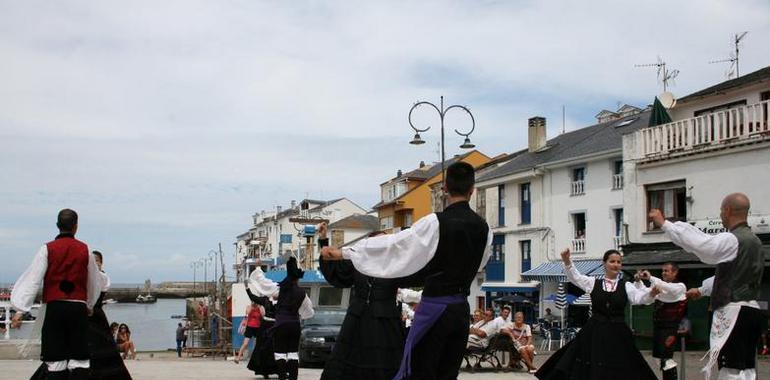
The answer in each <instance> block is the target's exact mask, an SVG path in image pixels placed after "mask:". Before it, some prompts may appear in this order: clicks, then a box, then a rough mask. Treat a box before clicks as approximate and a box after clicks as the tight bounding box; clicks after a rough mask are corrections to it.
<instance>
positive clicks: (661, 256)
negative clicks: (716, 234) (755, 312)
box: [623, 234, 770, 270]
mask: <svg viewBox="0 0 770 380" xmlns="http://www.w3.org/2000/svg"><path fill="white" fill-rule="evenodd" d="M757 236H758V237H759V238H760V240H761V241H762V253H763V254H764V256H765V267H770V234H758V235H757ZM623 253H625V255H624V256H623V270H633V269H640V268H641V269H648V268H657V267H659V266H660V265H662V264H664V263H667V262H673V263H677V265H679V268H683V269H690V268H713V266H712V265H708V264H705V263H703V262H702V261H700V259H698V257H697V256H695V255H694V254H692V253H689V252H686V251H684V250H683V249H681V248H679V247H678V246H676V245H674V244H673V243H669V242H665V243H631V244H628V245H625V246H623Z"/></svg>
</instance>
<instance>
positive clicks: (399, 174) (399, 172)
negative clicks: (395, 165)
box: [396, 169, 404, 178]
mask: <svg viewBox="0 0 770 380" xmlns="http://www.w3.org/2000/svg"><path fill="white" fill-rule="evenodd" d="M402 174H404V173H402V172H401V169H398V171H397V172H396V178H399V177H401V175H402Z"/></svg>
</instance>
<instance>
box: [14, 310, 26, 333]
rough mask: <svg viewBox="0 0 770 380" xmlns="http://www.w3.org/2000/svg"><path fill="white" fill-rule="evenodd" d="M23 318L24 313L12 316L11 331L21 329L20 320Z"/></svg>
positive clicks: (18, 312)
mask: <svg viewBox="0 0 770 380" xmlns="http://www.w3.org/2000/svg"><path fill="white" fill-rule="evenodd" d="M23 316H24V313H22V312H20V311H17V312H16V314H14V315H13V318H11V328H12V329H18V328H19V327H21V318H22V317H23Z"/></svg>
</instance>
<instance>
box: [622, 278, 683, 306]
mask: <svg viewBox="0 0 770 380" xmlns="http://www.w3.org/2000/svg"><path fill="white" fill-rule="evenodd" d="M650 284H651V286H650V288H647V287H646V286H644V283H643V282H642V281H636V282H635V283H634V285H636V288H637V289H641V290H652V288H658V289H660V291H661V292H660V293H659V294H658V295H657V296H655V299H656V300H658V301H661V302H666V303H673V302H679V301H684V300H686V299H687V286H686V285H685V284H683V283H681V282H666V281H663V280H661V279H659V278H657V277H655V276H650Z"/></svg>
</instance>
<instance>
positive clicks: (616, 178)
mask: <svg viewBox="0 0 770 380" xmlns="http://www.w3.org/2000/svg"><path fill="white" fill-rule="evenodd" d="M622 188H623V174H613V175H612V190H620V189H622Z"/></svg>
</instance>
